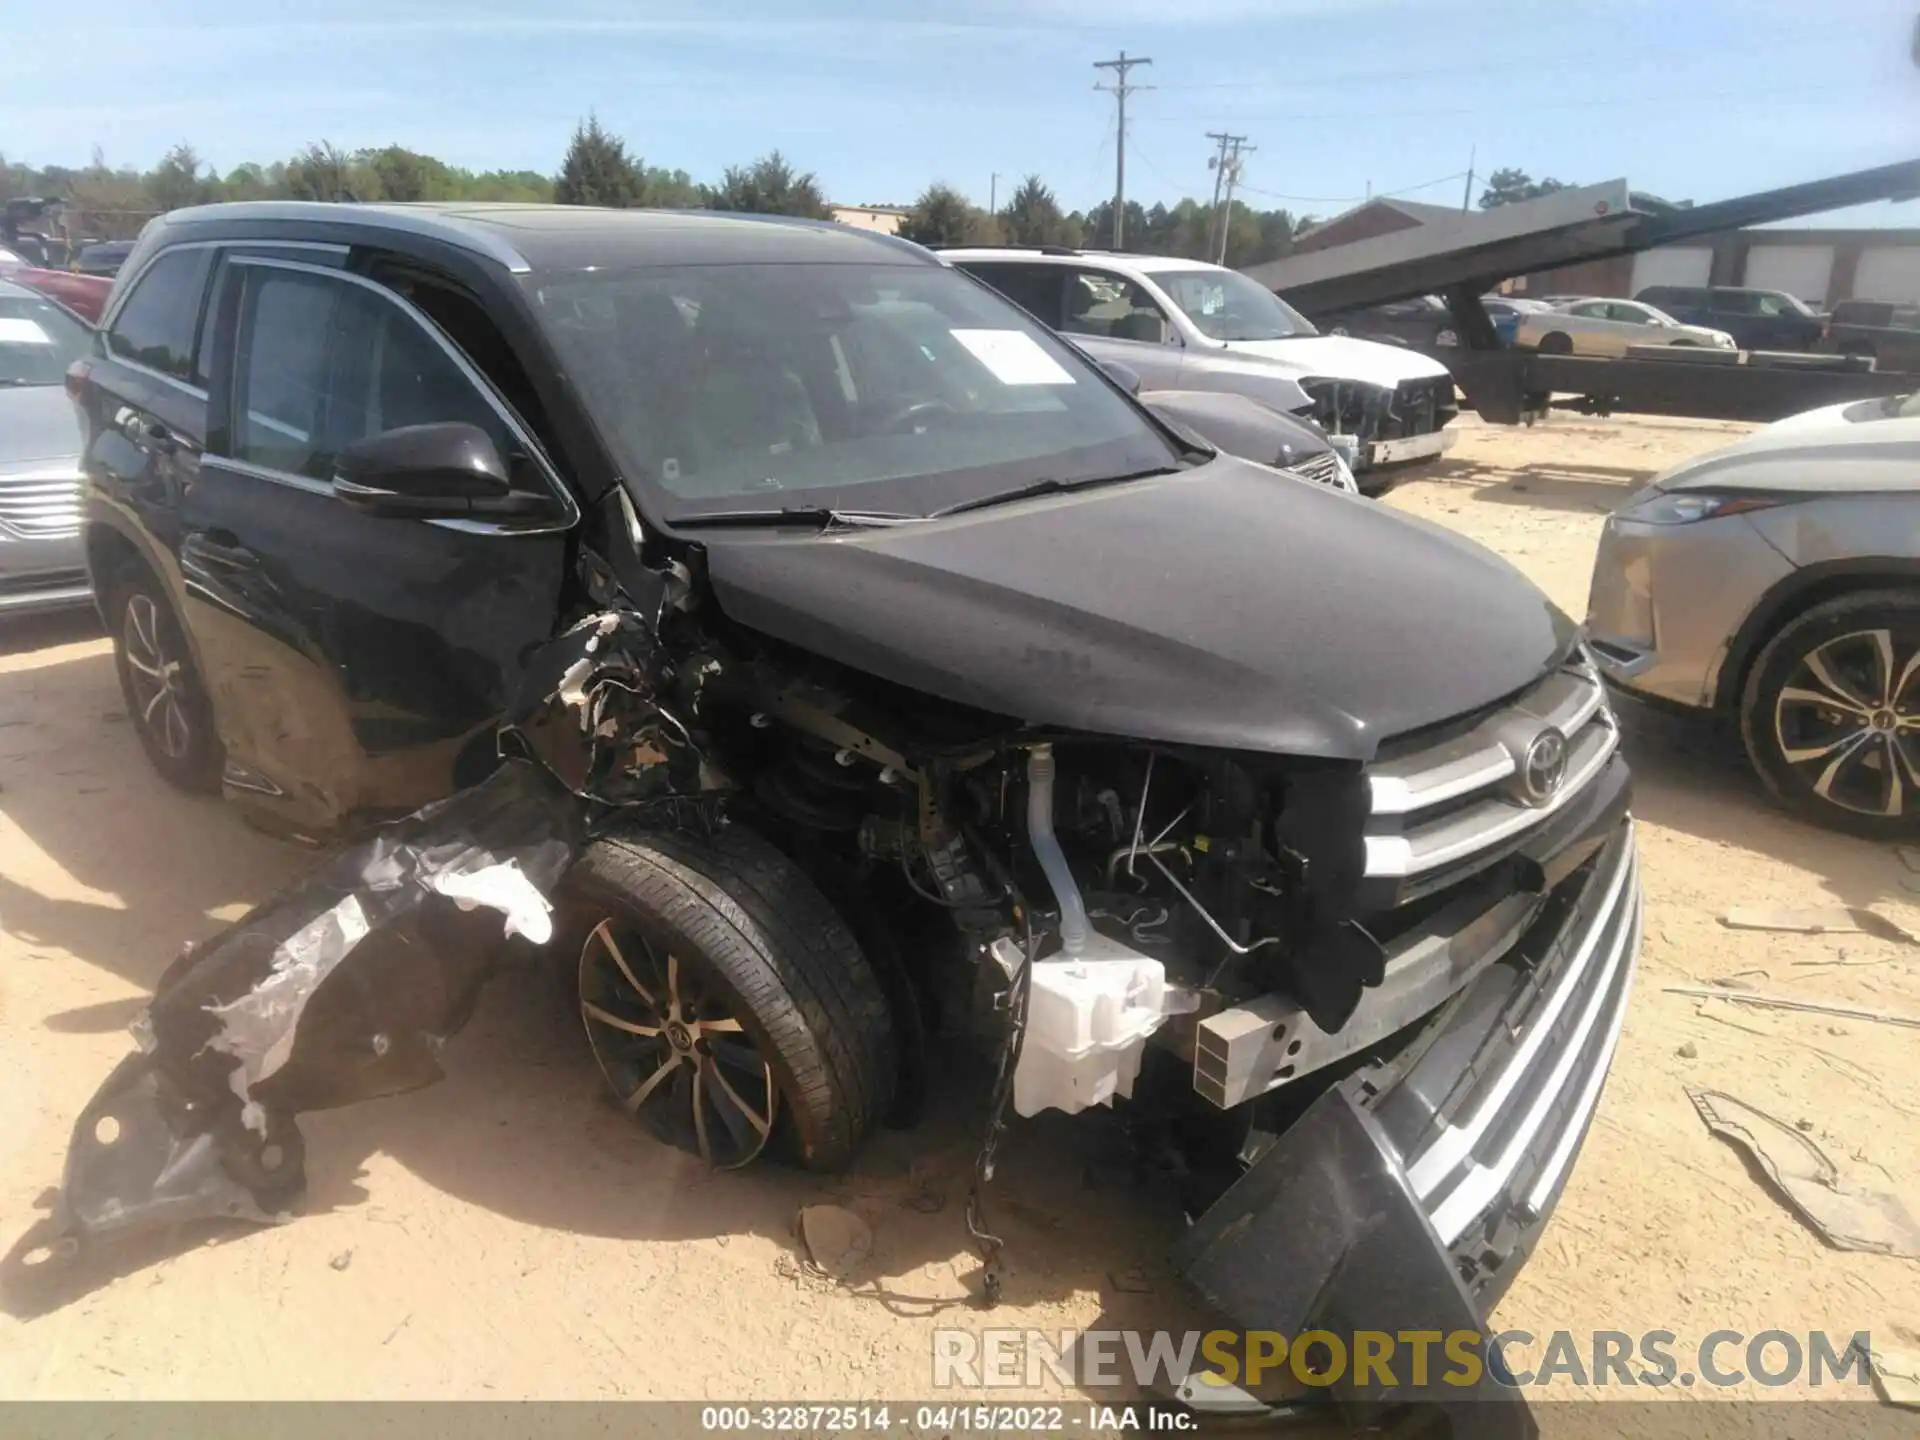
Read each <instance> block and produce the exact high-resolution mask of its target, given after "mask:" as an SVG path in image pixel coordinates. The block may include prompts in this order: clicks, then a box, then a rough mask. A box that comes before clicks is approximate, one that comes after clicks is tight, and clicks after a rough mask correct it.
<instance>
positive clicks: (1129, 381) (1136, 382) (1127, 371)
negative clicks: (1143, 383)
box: [1095, 360, 1140, 395]
mask: <svg viewBox="0 0 1920 1440" xmlns="http://www.w3.org/2000/svg"><path fill="white" fill-rule="evenodd" d="M1095 363H1096V364H1098V365H1099V367H1100V368H1101V369H1102V370H1104V371H1105V372H1106V375H1107V378H1108V379H1109V380H1111V381H1113V383H1114V384H1116V385H1118V386H1119V387H1120V388H1121V389H1122V390H1124V391H1126V392H1127V393H1128V394H1129V395H1138V394H1139V393H1140V372H1139V371H1137V370H1135V369H1134V368H1133V367H1132V366H1131V365H1122V364H1121V363H1120V362H1119V361H1118V360H1100V361H1096V362H1095Z"/></svg>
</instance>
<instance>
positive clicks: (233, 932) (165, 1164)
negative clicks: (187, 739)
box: [53, 608, 718, 1241]
mask: <svg viewBox="0 0 1920 1440" xmlns="http://www.w3.org/2000/svg"><path fill="white" fill-rule="evenodd" d="M671 678H672V672H671V669H670V667H669V666H668V665H667V663H666V660H665V657H664V652H663V649H662V647H661V646H660V644H659V643H658V640H657V637H656V636H655V634H654V631H653V629H652V627H651V626H650V625H649V624H648V623H647V622H646V621H645V620H644V619H643V618H641V617H640V616H639V615H638V614H636V613H635V612H633V611H632V610H629V609H624V608H621V609H612V610H607V611H603V612H600V613H597V614H594V615H589V616H588V617H586V618H585V619H583V620H581V621H580V622H579V623H578V624H576V625H574V626H572V627H570V628H569V629H568V630H566V631H565V632H563V633H562V634H560V635H559V636H557V637H555V638H554V639H553V640H552V641H550V642H549V643H548V644H547V645H545V646H543V647H542V648H541V649H540V650H539V651H538V652H536V653H535V654H534V655H533V656H531V657H530V658H529V661H528V665H527V670H526V675H525V679H524V681H523V685H522V690H521V693H520V695H519V697H517V698H516V701H515V703H514V704H513V705H512V706H511V707H510V708H509V710H508V712H507V714H506V715H505V716H504V717H503V721H502V725H501V729H500V748H501V753H502V755H503V756H505V757H507V758H505V759H504V760H503V761H502V763H501V765H500V767H499V768H498V769H497V770H495V771H494V773H493V774H492V775H490V776H489V777H488V778H487V779H486V780H484V781H482V782H481V783H479V784H478V785H474V786H472V787H470V788H469V789H466V790H463V791H461V792H460V793H459V794H457V795H453V796H451V797H449V798H447V799H444V800H440V801H436V802H435V803H433V804H431V805H428V806H426V807H424V808H423V809H421V810H419V811H417V812H415V813H414V814H412V815H410V816H408V817H407V818H405V819H403V820H400V821H397V822H395V823H393V824H390V825H387V826H383V827H382V828H381V829H379V830H378V831H376V832H375V833H373V834H372V835H371V836H370V837H368V838H367V839H365V840H364V841H362V842H361V843H359V844H356V845H354V846H352V847H351V848H348V849H346V850H343V851H340V852H339V853H337V854H335V855H334V856H333V857H332V858H331V859H329V860H327V861H326V862H325V863H323V864H322V865H320V866H319V867H318V868H317V869H315V870H313V871H312V872H311V873H309V874H308V875H306V876H305V877H304V878H302V879H301V880H299V881H297V882H296V883H294V884H293V885H291V886H289V887H287V888H286V889H284V890H282V891H281V892H280V893H279V894H277V895H275V896H274V897H273V898H272V899H270V900H268V901H266V902H265V903H264V904H262V905H259V906H257V907H255V908H254V909H253V910H252V911H251V912H250V913H248V914H247V915H246V916H245V917H244V918H243V919H241V920H240V921H238V922H237V923H235V924H234V925H231V926H229V927H228V928H227V929H225V930H223V931H221V932H220V933H219V934H217V935H215V936H213V937H211V938H210V939H208V940H206V941H204V942H202V943H200V944H198V945H195V946H194V947H192V948H191V949H190V950H188V951H187V952H186V953H185V954H184V955H182V956H181V957H180V959H179V960H177V961H175V962H174V964H173V965H172V966H170V967H169V968H168V970H167V972H166V974H165V975H163V976H162V977H161V980H160V984H159V986H158V987H157V989H156V991H155V994H154V997H153V1000H152V1002H151V1003H150V1004H149V1006H148V1007H147V1010H146V1011H145V1013H144V1014H143V1015H142V1016H141V1018H140V1019H139V1020H138V1021H137V1022H136V1023H135V1025H134V1027H133V1029H134V1035H135V1038H136V1040H137V1041H138V1042H139V1047H140V1048H139V1052H138V1053H137V1054H134V1055H130V1056H128V1057H127V1058H126V1059H125V1060H124V1061H122V1062H121V1064H120V1065H119V1066H118V1067H117V1068H116V1069H115V1070H114V1071H113V1073H112V1074H111V1075H110V1076H109V1077H108V1079H107V1081H106V1083H105V1084H104V1085H103V1086H102V1087H101V1089H100V1090H99V1091H98V1093H96V1094H95V1096H94V1097H93V1099H92V1101H91V1102H90V1103H89V1104H88V1106H87V1108H86V1109H85V1110H84V1111H83V1112H82V1113H81V1115H80V1118H79V1120H78V1122H77V1123H76V1124H75V1126H74V1132H73V1138H72V1142H71V1145H70V1147H69V1150H68V1154H67V1163H66V1174H65V1179H64V1184H63V1186H62V1192H61V1196H60V1201H59V1207H58V1209H57V1211H56V1214H55V1216H54V1217H53V1226H54V1229H55V1231H56V1233H57V1234H58V1235H59V1236H61V1237H64V1238H67V1239H71V1240H74V1241H84V1240H86V1239H88V1238H90V1237H96V1236H101V1235H106V1234H110V1233H113V1232H117V1231H126V1230H130V1229H136V1228H145V1227H149V1226H153V1225H159V1224H170V1223H175V1222H178V1221H183V1220H191V1219H200V1218H207V1217H214V1216H230V1217H235V1218H240V1219H248V1220H254V1221H272V1220H281V1219H286V1218H289V1217H290V1216H291V1215H292V1213H293V1212H294V1210H295V1209H296V1208H297V1206H298V1205H299V1202H300V1201H301V1199H302V1198H303V1196H304V1193H305V1187H306V1179H305V1170H304V1165H303V1152H302V1146H301V1139H300V1131H299V1127H298V1125H297V1124H296V1122H295V1117H296V1116H297V1115H299V1114H300V1113H301V1112H302V1111H307V1110H321V1109H328V1108H331V1107H335V1106H340V1105H349V1104H353V1103H355V1102H357V1101H361V1100H368V1099H372V1098H374V1097H376V1096H382V1095H392V1094H397V1093H399V1092H402V1091H406V1090H412V1089H417V1088H419V1087H421V1086H425V1085H430V1084H432V1083H433V1082H434V1081H435V1080H438V1079H439V1078H441V1075H442V1071H441V1068H440V1063H439V1050H440V1046H441V1044H442V1042H443V1041H444V1039H445V1038H446V1037H447V1036H448V1035H450V1034H452V1033H453V1032H454V1031H455V1030H457V1029H458V1028H459V1027H460V1026H461V1025H462V1024H463V1023H464V1022H465V1020H466V1019H467V1017H468V1016H469V1015H470V1014H471V1012H472V1010H473V1007H474V1004H475V1001H476V1000H477V998H478V994H479V990H480V987H481V985H482V984H483V983H484V981H485V980H486V978H487V976H488V975H489V974H490V973H491V971H492V970H493V969H494V968H495V966H496V965H497V963H498V962H499V960H500V958H501V956H502V955H503V954H504V953H505V949H506V942H507V941H508V940H509V939H510V938H511V937H513V936H516V935H517V936H522V937H524V938H525V939H526V940H528V941H530V942H532V943H534V944H544V943H545V942H546V941H547V940H548V939H549V938H550V936H551V934H552V931H553V912H552V906H551V902H550V900H549V898H548V897H549V896H550V895H551V894H552V893H553V891H554V890H555V888H556V887H557V886H558V885H559V883H560V881H561V878H562V877H563V876H564V875H565V873H566V871H567V868H568V867H569V865H571V863H572V861H573V859H574V857H575V855H576V854H577V853H578V852H579V849H580V847H581V845H582V844H583V843H584V840H585V837H586V835H587V833H588V831H589V828H590V827H591V826H592V825H593V824H594V823H595V822H596V821H603V820H605V819H606V818H607V817H608V816H610V815H612V814H632V813H638V812H643V811H644V809H645V807H647V806H648V805H650V804H653V803H655V802H669V801H681V800H685V799H687V798H689V797H692V796H693V795H695V794H696V793H697V792H698V791H700V790H702V789H706V788H713V787H714V786H715V785H716V784H717V783H718V781H717V779H716V777H715V776H714V775H713V773H712V772H711V771H710V768H709V767H708V766H707V765H706V764H705V763H704V761H703V757H702V755H701V752H700V749H699V747H698V746H697V745H696V744H695V741H694V739H693V736H692V735H691V734H690V733H689V731H688V730H687V728H686V726H685V725H684V724H682V723H681V722H680V720H679V719H678V718H677V717H676V716H675V714H674V713H673V711H672V709H671V708H670V707H669V706H668V704H667V703H666V700H665V698H664V695H665V691H664V687H665V686H666V684H667V683H669V682H670V680H671Z"/></svg>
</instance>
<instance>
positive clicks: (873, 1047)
mask: <svg viewBox="0 0 1920 1440" xmlns="http://www.w3.org/2000/svg"><path fill="white" fill-rule="evenodd" d="M566 888H567V903H568V908H569V911H570V921H571V924H570V929H571V931H572V933H573V934H574V935H575V936H576V937H578V940H577V943H578V945H579V952H578V975H579V998H580V1012H581V1018H582V1020H583V1021H584V1023H585V1025H586V1031H587V1039H588V1042H589V1043H590V1044H591V1045H592V1047H593V1052H594V1056H595V1058H596V1059H597V1060H598V1061H599V1063H600V1069H601V1072H602V1073H603V1074H604V1075H605V1076H606V1078H607V1082H608V1083H609V1084H610V1085H611V1086H612V1088H613V1092H614V1095H615V1097H616V1098H617V1099H618V1101H619V1103H620V1104H621V1105H622V1107H623V1108H625V1109H626V1110H627V1112H628V1113H630V1114H632V1115H635V1116H636V1117H638V1118H639V1119H641V1120H642V1121H643V1122H644V1123H645V1124H646V1125H647V1127H648V1128H649V1129H650V1130H652V1132H653V1133H654V1134H655V1135H656V1136H658V1137H659V1138H660V1139H663V1140H665V1141H667V1142H668V1143H669V1144H672V1145H675V1146H678V1147H679V1148H681V1149H683V1150H687V1151H690V1152H692V1153H694V1154H697V1155H699V1156H700V1157H701V1158H703V1159H704V1160H706V1161H707V1162H708V1163H709V1164H711V1165H713V1166H716V1167H718V1168H722V1169H732V1168H737V1167H739V1166H742V1165H745V1164H747V1163H748V1162H750V1161H752V1160H753V1159H755V1158H756V1157H757V1156H759V1155H760V1154H761V1153H762V1152H763V1151H766V1150H769V1149H771V1151H772V1153H774V1154H776V1155H778V1156H781V1157H782V1158H786V1159H789V1160H792V1161H794V1162H795V1163H798V1164H800V1165H802V1166H804V1167H805V1168H807V1169H810V1170H836V1169H839V1168H841V1167H842V1166H844V1165H846V1164H847V1162H848V1161H849V1160H851V1159H852V1158H853V1155H854V1152H855V1151H856V1150H857V1149H858V1147H859V1144H860V1142H861V1140H862V1139H863V1138H864V1137H865V1135H866V1133H867V1131H868V1130H869V1129H870V1128H871V1127H872V1126H873V1125H874V1124H875V1123H876V1122H877V1121H878V1120H879V1119H880V1117H881V1116H882V1115H884V1113H885V1112H886V1109H887V1105H888V1101H889V1099H890V1098H891V1094H892V1088H893V1083H894V1076H895V1071H896V1066H895V1059H894V1045H895V1039H894V1030H893V1023H892V1018H891V1015H890V1013H889V1011H888V1008H887V1002H886V998H885V996H884V993H883V991H882V989H881V985H880V981H879V978H878V976H877V975H876V974H875V972H874V970H873V967H872V966H871V965H870V964H869V963H868V962H867V959H866V957H865V956H864V955H862V954H861V952H860V947H859V945H858V944H857V943H856V942H855V940H854V938H853V934H852V932H851V931H850V930H849V929H848V928H847V925H846V922H845V921H843V920H842V919H841V918H840V916H839V915H838V914H836V913H835V912H834V910H833V908H832V906H830V905H829V904H828V903H827V901H826V899H825V898H824V897H823V896H822V895H821V894H820V892H819V890H817V889H816V888H815V887H814V885H813V884H812V882H811V881H809V880H808V879H807V877H806V876H805V875H804V874H802V873H801V871H800V870H799V868H798V867H797V866H795V865H794V864H793V862H792V861H790V860H788V859H787V858H786V857H785V856H784V855H782V854H781V853H780V852H779V851H777V850H775V849H774V848H773V847H772V846H771V845H769V844H768V843H767V842H766V841H764V840H762V839H760V838H759V837H758V836H756V835H754V834H752V833H751V832H749V831H746V830H744V829H742V828H741V827H739V826H729V827H727V828H725V829H723V830H722V831H720V832H719V833H718V834H717V835H715V836H714V837H712V838H711V839H695V838H692V837H689V836H684V835H679V834H633V835H626V836H617V837H613V838H609V839H604V840H601V841H598V842H596V843H595V844H594V845H592V846H591V847H589V848H588V850H587V851H586V853H585V854H584V855H582V857H581V859H580V861H579V863H578V864H577V865H576V866H575V867H574V869H573V871H572V872H571V873H570V875H569V876H568V880H567V887H566Z"/></svg>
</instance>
